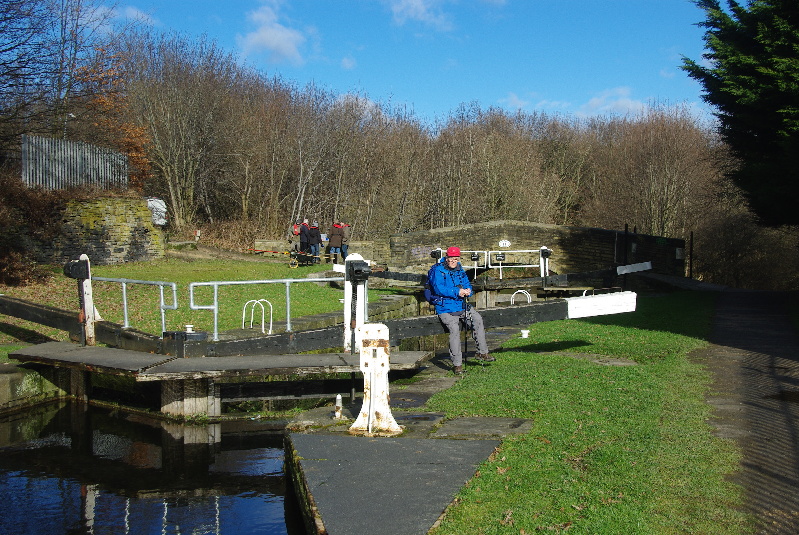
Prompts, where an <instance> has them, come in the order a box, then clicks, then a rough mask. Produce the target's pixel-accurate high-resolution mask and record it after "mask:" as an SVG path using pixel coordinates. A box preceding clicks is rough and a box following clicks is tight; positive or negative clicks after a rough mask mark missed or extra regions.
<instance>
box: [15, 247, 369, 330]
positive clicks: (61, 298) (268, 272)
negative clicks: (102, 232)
mask: <svg viewBox="0 0 799 535" xmlns="http://www.w3.org/2000/svg"><path fill="white" fill-rule="evenodd" d="M52 269H53V271H54V273H56V274H55V276H54V277H53V279H52V280H51V281H50V282H48V283H47V284H38V285H31V286H26V287H18V288H17V287H0V293H3V294H6V295H9V296H12V297H17V298H20V299H25V300H29V301H33V302H35V303H41V304H47V305H50V306H54V307H57V308H62V309H65V310H75V311H76V312H77V310H78V291H77V282H76V281H75V280H72V279H68V278H66V277H64V276H63V274H61V268H60V267H53V268H52ZM328 269H330V267H329V266H326V265H324V264H321V265H317V266H307V267H300V268H296V269H291V268H289V267H288V266H287V265H286V264H285V263H270V262H248V261H232V260H195V261H185V260H179V259H164V260H157V261H151V262H131V263H127V264H122V265H117V266H93V267H92V275H93V276H99V277H109V278H126V279H135V280H146V281H164V282H174V283H177V291H178V305H179V306H178V310H167V311H166V315H165V318H166V330H168V331H172V330H183V329H184V326H185V325H187V324H192V325H194V326H195V329H196V330H205V331H212V330H213V313H212V312H211V311H210V310H191V309H190V308H189V293H188V285H189V283H191V282H210V281H251V280H274V279H302V278H305V277H306V276H307V275H308V274H312V273H317V272H321V271H325V270H328ZM92 286H93V294H94V301H95V306H96V308H97V309H98V311H99V312H100V314H101V316H102V317H103V319H105V320H108V321H112V322H114V323H119V324H122V323H123V320H124V311H123V307H122V288H121V285H120V284H119V283H111V282H102V281H95V282H94V283H93V285H92ZM380 293H381V291H379V290H378V291H375V290H370V299H376V298H377V297H378V296H379V294H380ZM343 297H344V292H343V291H342V290H337V289H335V288H331V287H329V286H327V285H325V286H320V285H317V284H313V283H292V284H291V315H292V317H299V316H308V315H313V314H318V313H322V312H331V311H335V310H341V309H342V304H341V303H340V302H339V299H341V298H343ZM127 298H128V304H129V305H128V306H129V310H128V321H129V324H130V326H131V327H132V328H134V329H137V330H140V331H144V332H148V333H151V334H157V335H160V333H161V315H160V310H159V303H160V294H159V288H158V287H156V286H149V285H141V284H128V285H127ZM251 299H268V300H269V301H270V302H271V303H272V307H273V313H274V320H275V321H278V320H284V319H285V316H286V313H285V312H286V286H285V284H261V285H255V286H227V287H220V289H219V302H220V309H219V330H220V331H223V330H228V329H236V328H240V327H241V324H242V309H243V307H244V304H245V303H247V301H249V300H251ZM164 300H165V303H166V304H167V305H171V304H172V291H171V289H169V288H166V289H165V291H164ZM211 304H213V290H212V289H211V288H210V287H201V288H198V289H197V291H196V293H195V305H211ZM245 319H246V324H247V325H248V326H249V320H250V314H249V312H248V313H247V315H246V318H245ZM265 321H266V323H267V327H268V322H269V307H268V305H266V320H265ZM254 325H255V326H256V327H257V326H259V325H260V308H257V309H256V314H255V316H254ZM48 339H54V340H65V339H66V335H65V333H63V332H60V331H57V330H55V329H47V328H45V327H42V326H41V325H36V324H32V323H29V322H24V321H21V320H17V319H16V318H10V317H8V316H3V317H2V318H0V344H2V343H14V342H17V341H19V340H24V341H27V342H42V341H45V340H48Z"/></svg>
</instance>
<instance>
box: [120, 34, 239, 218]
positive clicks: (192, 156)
mask: <svg viewBox="0 0 799 535" xmlns="http://www.w3.org/2000/svg"><path fill="white" fill-rule="evenodd" d="M126 46H127V50H126V52H125V57H126V58H128V60H129V62H130V63H129V64H128V70H129V72H130V73H131V75H132V77H133V80H131V82H130V87H129V91H130V95H131V104H132V106H133V107H134V108H135V113H136V115H137V117H138V118H139V120H140V121H141V124H142V125H143V126H145V127H146V129H147V132H148V134H149V136H150V139H151V144H150V147H149V156H150V158H151V160H152V163H153V167H154V170H155V172H156V179H157V180H158V184H160V187H162V188H163V189H164V191H165V192H167V194H168V195H167V197H168V200H169V204H170V211H171V213H172V222H173V224H174V225H175V226H176V227H177V228H179V229H180V228H183V227H185V226H186V225H188V224H190V223H192V222H194V221H195V218H196V217H197V215H198V209H200V210H204V212H205V214H204V215H205V217H206V218H208V219H211V220H212V219H213V218H214V217H215V215H214V210H215V205H214V203H213V197H214V194H215V190H214V188H213V184H212V181H213V180H214V179H216V178H218V177H219V175H220V173H221V169H220V168H221V164H222V162H223V159H222V158H220V156H219V148H220V143H219V140H220V136H222V135H223V133H222V132H220V129H219V127H220V124H221V123H222V121H221V118H222V111H223V110H224V109H225V108H226V106H225V103H226V102H227V100H228V98H229V97H230V93H229V90H230V88H231V87H233V86H234V85H235V82H236V80H237V76H238V75H239V73H240V71H239V67H238V66H237V64H236V62H235V60H234V58H233V57H232V56H231V55H230V54H227V53H225V52H223V51H221V50H220V49H219V48H218V47H217V46H216V44H215V43H212V42H209V41H207V40H205V39H202V40H200V41H199V42H198V43H194V42H191V41H189V40H187V39H185V38H182V37H180V36H177V35H167V36H158V37H155V38H153V37H152V36H149V35H147V34H135V35H132V36H131V38H130V39H129V40H128V42H127V44H126Z"/></svg>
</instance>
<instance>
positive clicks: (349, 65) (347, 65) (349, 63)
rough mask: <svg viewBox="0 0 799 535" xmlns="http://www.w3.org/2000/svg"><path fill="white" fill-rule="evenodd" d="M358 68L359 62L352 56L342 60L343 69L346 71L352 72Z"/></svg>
mask: <svg viewBox="0 0 799 535" xmlns="http://www.w3.org/2000/svg"><path fill="white" fill-rule="evenodd" d="M357 66H358V62H357V61H355V58H353V57H352V56H346V57H344V58H342V59H341V68H342V69H344V70H345V71H351V70H352V69H354V68H355V67H357Z"/></svg>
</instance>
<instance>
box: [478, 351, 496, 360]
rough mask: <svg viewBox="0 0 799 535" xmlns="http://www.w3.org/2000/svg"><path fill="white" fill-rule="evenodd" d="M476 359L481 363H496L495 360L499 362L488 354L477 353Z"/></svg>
mask: <svg viewBox="0 0 799 535" xmlns="http://www.w3.org/2000/svg"><path fill="white" fill-rule="evenodd" d="M474 359H475V360H479V361H480V362H494V361H495V360H497V359H495V358H494V357H492V356H491V355H490V354H488V353H477V354H476V355H475V356H474Z"/></svg>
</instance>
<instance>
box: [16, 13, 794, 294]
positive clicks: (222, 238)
mask: <svg viewBox="0 0 799 535" xmlns="http://www.w3.org/2000/svg"><path fill="white" fill-rule="evenodd" d="M58 5H59V6H61V9H56V10H53V9H52V6H53V3H51V2H49V1H48V0H13V1H12V0H2V1H0V10H2V11H3V12H2V13H0V30H4V31H3V32H0V35H2V37H1V38H0V39H2V41H3V42H2V43H0V44H2V45H3V46H2V48H0V86H1V87H2V90H0V117H2V121H1V122H0V150H2V151H3V153H4V154H6V156H5V160H4V168H3V176H4V178H3V180H4V181H13V180H18V176H19V171H18V168H17V165H18V160H17V159H15V157H14V154H15V151H18V146H19V136H20V134H22V133H34V134H39V135H49V136H53V137H63V138H65V139H70V140H76V141H87V142H91V143H94V144H99V145H101V146H104V147H107V148H111V149H114V150H117V151H120V152H123V153H125V154H126V155H128V157H129V160H130V162H131V164H132V169H133V170H132V180H131V184H132V185H133V186H134V187H135V192H134V193H135V194H137V195H152V196H160V197H163V198H164V199H165V200H166V201H167V203H168V207H169V212H170V220H171V222H172V225H173V228H172V229H171V232H172V233H173V234H174V235H175V236H178V237H180V236H186V237H188V236H189V235H190V234H191V233H192V232H193V231H194V230H195V229H198V228H200V229H202V234H203V236H204V238H207V239H209V240H212V241H213V242H214V243H216V244H218V245H222V246H226V247H236V248H242V247H249V246H251V245H252V242H253V240H254V239H255V238H266V239H276V238H282V237H284V236H285V234H286V231H287V229H288V227H289V225H290V223H292V222H293V221H295V220H297V219H301V218H303V217H308V218H309V219H311V220H314V219H315V220H317V221H319V222H320V224H321V225H322V226H325V227H326V226H328V225H330V223H331V222H332V221H334V220H344V221H346V222H348V223H350V224H351V225H352V233H353V238H354V239H374V238H387V237H388V236H389V235H391V234H395V233H403V232H410V231H414V230H419V229H431V228H438V227H444V226H450V225H459V224H464V223H475V222H481V221H490V220H496V219H515V220H523V221H535V222H541V223H553V224H561V225H575V226H588V227H601V228H608V229H623V228H624V225H625V224H626V225H629V228H631V229H633V228H634V229H636V230H637V231H638V232H641V233H647V234H654V235H662V236H668V237H675V238H685V239H688V238H689V236H690V235H691V234H692V233H693V236H694V238H695V241H694V276H698V277H701V278H704V279H706V280H711V281H713V282H717V283H721V284H730V285H735V286H752V287H755V286H757V287H763V285H764V282H763V281H768V282H767V286H769V287H774V288H790V287H793V286H794V285H795V283H796V273H795V271H796V268H795V266H796V265H797V262H796V260H797V249H796V247H795V245H796V232H795V229H794V228H792V227H779V228H763V227H760V226H758V225H757V218H756V216H755V215H754V214H753V213H752V212H751V211H750V210H749V208H748V207H747V203H746V197H745V196H744V194H743V193H742V191H741V190H740V189H739V187H738V186H736V185H735V184H734V182H733V181H732V180H731V179H730V177H729V173H728V171H729V170H730V169H732V168H734V167H735V166H736V162H737V160H736V159H735V157H734V155H733V154H732V151H731V150H730V145H729V144H728V143H727V142H725V140H724V138H723V136H720V135H719V134H718V133H717V131H716V129H715V127H714V125H713V124H706V123H703V122H702V121H701V120H700V119H699V118H697V117H695V116H694V115H692V113H691V111H690V109H689V108H687V107H686V106H684V105H681V104H675V105H665V104H664V105H661V104H652V105H651V106H650V107H649V108H648V109H647V110H645V111H643V112H641V113H640V114H638V115H631V116H626V117H618V116H607V117H591V118H582V117H569V116H560V115H548V114H543V113H535V112H533V113H527V112H515V113H514V112H508V111H506V110H503V109H497V108H484V107H481V106H479V105H478V104H474V103H464V104H462V105H461V106H460V107H459V108H458V109H456V110H452V111H451V112H450V113H449V114H448V115H447V116H445V117H444V118H442V119H440V120H438V121H437V122H436V123H435V124H426V123H424V122H422V121H421V120H420V119H419V118H417V117H415V116H414V115H413V113H411V112H409V111H408V110H406V109H397V108H393V107H392V106H391V105H390V104H387V103H381V102H375V101H373V100H371V99H369V97H368V95H353V94H347V95H338V94H333V93H331V92H329V91H326V90H324V89H321V88H320V87H316V86H306V87H298V86H297V85H296V84H293V83H292V82H291V81H288V80H284V79H282V78H280V77H279V76H274V75H271V74H269V73H263V72H259V71H256V70H254V69H252V68H250V67H248V66H246V65H244V64H242V63H241V62H240V61H239V59H238V58H237V57H235V56H234V55H232V54H231V53H229V52H227V51H225V50H222V49H220V48H219V47H218V46H217V45H216V44H215V43H214V42H211V41H208V40H207V39H205V38H202V37H200V38H194V37H187V36H184V35H179V34H171V33H155V32H152V31H149V30H146V29H143V28H124V29H120V31H118V32H116V33H113V34H108V33H102V32H99V31H92V28H95V29H96V28H97V27H94V26H92V25H89V24H87V25H79V27H75V31H73V32H72V33H70V35H73V34H74V35H75V36H76V37H75V39H74V40H73V41H70V40H69V39H64V38H63V37H64V36H65V35H67V34H64V33H61V34H59V33H58V32H55V30H53V28H56V27H65V25H66V26H69V24H70V23H75V22H76V19H75V18H74V17H79V19H80V20H83V21H86V20H96V21H97V24H106V23H107V21H103V20H101V18H100V17H99V14H100V13H101V12H100V11H99V10H96V6H95V5H94V4H92V2H90V1H88V0H63V1H61V2H59V3H58ZM92 14H95V15H94V16H92ZM59 24H60V26H59ZM98 27H99V26H98ZM32 29H33V30H35V31H34V35H35V36H36V38H34V39H30V38H26V37H25V36H29V35H31V33H30V32H31V30H32ZM123 30H124V31H123ZM59 35H61V37H62V39H61V40H59V38H58V36H59ZM52 43H57V44H59V45H60V46H55V47H54V46H53V45H52ZM43 48H47V49H48V50H52V53H50V54H47V55H44V56H42V55H40V52H41V50H42V49H43ZM56 56H58V58H61V60H59V61H57V59H58V58H57V57H56ZM66 59H69V61H66ZM15 177H16V178H15ZM3 189H7V188H3ZM15 191H16V190H15ZM21 212H24V210H20V209H19V206H15V205H14V204H13V203H11V202H10V201H8V200H7V199H6V200H4V201H2V202H0V223H2V221H3V218H5V220H6V221H7V220H9V218H12V217H24V215H23V216H21V215H20V213H21ZM9 246H10V245H9V244H6V247H9Z"/></svg>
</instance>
